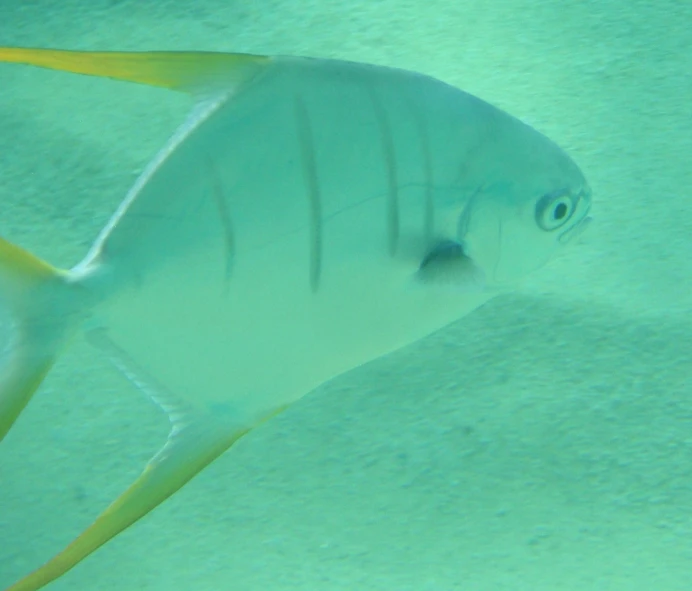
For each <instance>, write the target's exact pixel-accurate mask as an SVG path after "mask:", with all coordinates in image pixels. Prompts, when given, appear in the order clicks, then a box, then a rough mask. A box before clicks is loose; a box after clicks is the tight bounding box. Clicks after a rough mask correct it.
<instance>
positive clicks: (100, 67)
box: [0, 47, 271, 94]
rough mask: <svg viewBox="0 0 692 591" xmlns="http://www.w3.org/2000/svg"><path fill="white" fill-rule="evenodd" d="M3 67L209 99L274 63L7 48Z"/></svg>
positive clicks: (226, 56)
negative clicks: (56, 72) (13, 65)
mask: <svg viewBox="0 0 692 591" xmlns="http://www.w3.org/2000/svg"><path fill="white" fill-rule="evenodd" d="M0 62H7V63H10V62H11V63H18V64H26V65H31V66H38V67H40V68H48V69H51V70H63V71H65V72H73V73H75V74H86V75H89V76H100V77H104V78H114V79H116V80H125V81H128V82H136V83H138V84H147V85H149V86H160V87H162V88H170V89H172V90H179V91H183V92H189V93H191V94H206V93H209V92H220V91H228V90H232V89H234V88H236V87H237V86H238V85H240V84H242V83H244V82H246V81H248V80H249V79H251V78H252V77H254V76H255V75H256V74H257V73H259V71H261V70H262V69H263V68H264V67H265V66H266V65H268V64H269V63H270V62H271V58H270V57H266V56H258V55H249V54H241V53H218V52H203V51H146V52H111V51H103V52H100V51H65V50H57V49H29V48H20V47H1V48H0Z"/></svg>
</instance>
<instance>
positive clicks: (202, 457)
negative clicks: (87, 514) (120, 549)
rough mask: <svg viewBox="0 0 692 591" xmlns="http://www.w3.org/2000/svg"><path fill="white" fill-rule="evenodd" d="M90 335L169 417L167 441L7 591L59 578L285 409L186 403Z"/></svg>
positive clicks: (100, 336)
mask: <svg viewBox="0 0 692 591" xmlns="http://www.w3.org/2000/svg"><path fill="white" fill-rule="evenodd" d="M89 340H90V342H92V343H93V344H95V345H96V346H97V347H98V348H100V349H102V350H105V352H106V353H107V354H108V355H109V357H110V358H111V360H112V361H113V363H114V365H115V366H116V367H117V368H118V369H119V370H120V371H121V372H122V373H123V374H124V375H125V376H126V377H127V378H128V379H129V380H130V381H131V382H132V383H133V384H135V385H136V386H137V387H138V388H139V389H140V390H142V391H144V392H145V393H146V394H148V395H149V396H150V397H151V398H152V399H153V400H154V401H155V402H156V403H157V404H158V405H159V406H160V407H161V408H163V409H164V410H166V412H167V413H168V415H169V418H170V420H171V432H170V434H169V437H168V440H167V441H166V444H165V445H164V446H163V447H162V448H161V449H160V450H159V451H158V452H157V453H156V455H154V457H153V458H152V459H151V460H150V462H149V463H148V464H147V466H146V467H145V469H144V471H143V472H142V474H141V475H140V476H139V478H137V480H135V482H133V483H132V485H131V486H130V487H129V488H128V489H127V490H125V491H124V492H123V493H122V494H121V495H120V496H119V497H118V498H117V499H116V500H115V501H114V502H113V503H112V504H111V505H110V506H109V507H108V508H107V509H106V510H105V511H104V512H103V513H101V515H99V516H98V517H97V518H96V520H95V521H94V522H93V523H92V524H91V525H90V526H89V527H88V528H87V529H85V530H84V531H83V532H82V533H81V534H80V535H79V536H78V537H77V538H76V539H75V540H74V541H72V542H71V543H70V544H69V545H68V546H67V547H66V548H65V549H64V550H62V551H61V552H60V553H59V554H57V555H56V556H54V557H53V558H52V559H51V560H49V561H48V562H47V563H45V564H44V565H43V566H41V567H39V568H38V569H37V570H35V571H34V572H32V573H30V574H29V575H27V576H25V577H24V578H23V579H21V580H19V581H18V582H17V583H15V584H14V585H12V586H10V587H8V588H7V589H6V591H35V590H36V589H39V588H41V587H43V586H44V585H46V584H48V583H50V582H51V581H53V580H55V579H57V578H58V577H60V576H61V575H63V574H64V573H66V572H67V571H68V570H70V569H71V568H73V567H74V566H75V565H77V564H78V563H79V562H80V561H82V560H83V559H84V558H86V557H87V556H88V555H89V554H91V553H92V552H94V551H95V550H97V549H98V548H99V547H100V546H102V545H103V544H105V543H106V542H107V541H108V540H110V539H111V538H113V537H114V536H116V535H117V534H119V533H120V532H122V531H123V530H125V529H126V528H127V527H129V526H130V525H132V524H133V523H134V522H136V521H137V520H139V519H140V518H141V517H143V516H144V515H146V514H147V513H148V512H149V511H151V510H152V509H154V508H155V507H156V506H157V505H159V504H160V503H162V502H163V501H164V500H166V499H167V498H168V497H169V496H171V495H172V494H173V493H175V492H176V491H177V490H178V489H180V488H181V487H182V486H183V485H184V484H186V483H187V482H188V481H189V480H190V479H192V478H193V477H194V476H195V475H196V474H197V473H198V472H200V471H201V470H202V469H203V468H204V467H206V466H207V465H208V464H209V463H211V462H212V461H213V460H215V459H216V458H217V457H218V456H219V455H221V454H222V453H223V452H224V451H226V450H227V449H228V448H229V447H231V445H233V444H234V443H235V442H236V441H237V440H238V439H240V438H241V437H242V436H243V435H245V434H246V433H248V432H249V431H250V430H251V429H253V428H254V427H255V426H257V425H258V424H259V423H261V422H263V421H264V420H266V419H269V418H271V417H272V416H274V415H275V414H278V413H279V412H281V411H282V410H283V407H282V408H277V409H275V410H273V411H272V412H269V413H267V415H266V416H264V417H260V418H259V419H258V420H255V421H252V423H251V424H240V423H239V422H237V421H235V422H234V421H233V420H231V419H230V417H229V418H228V419H226V417H225V416H224V414H223V413H221V414H219V413H218V412H212V411H211V410H209V411H199V410H193V409H190V408H187V406H186V405H185V403H184V402H178V401H177V400H176V397H175V396H174V395H173V394H172V393H170V392H167V391H166V390H165V389H164V388H163V386H161V385H160V384H158V383H156V381H155V380H154V379H153V378H151V377H150V376H148V375H146V373H145V372H144V371H143V370H142V368H140V367H138V366H137V365H136V364H135V363H134V362H133V360H131V359H129V358H128V357H127V356H126V354H125V353H124V352H123V351H122V350H121V349H119V348H118V347H117V345H115V344H114V343H113V342H112V341H110V339H108V337H107V335H106V334H105V333H104V332H103V331H100V330H96V331H92V332H91V333H90V334H89Z"/></svg>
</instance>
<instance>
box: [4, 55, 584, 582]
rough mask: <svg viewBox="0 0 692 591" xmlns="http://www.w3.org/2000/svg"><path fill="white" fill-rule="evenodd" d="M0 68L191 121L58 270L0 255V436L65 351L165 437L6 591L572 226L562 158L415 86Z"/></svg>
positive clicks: (327, 63)
mask: <svg viewBox="0 0 692 591" xmlns="http://www.w3.org/2000/svg"><path fill="white" fill-rule="evenodd" d="M0 61H4V62H19V63H26V64H32V65H36V66H41V67H48V68H53V69H61V70H67V71H71V72H78V73H83V74H89V75H96V76H105V77H111V78H117V79H123V80H130V81H134V82H139V83H144V84H150V85H156V86H162V87H167V88H172V89H175V90H181V91H185V92H189V93H190V94H192V95H193V96H194V97H195V99H196V106H195V108H194V109H193V112H192V114H191V115H190V117H189V118H188V119H187V121H186V122H185V123H184V124H183V125H182V127H181V128H180V129H179V130H178V131H177V133H175V135H174V136H173V137H172V139H171V140H170V141H169V142H168V143H167V144H166V146H165V147H164V148H163V149H162V150H161V151H160V153H159V154H158V155H157V156H156V157H155V158H154V159H153V161H152V162H151V163H150V164H149V166H148V167H147V169H146V170H145V171H144V173H143V174H142V175H141V176H140V178H139V179H138V180H137V182H136V183H135V185H134V186H133V188H132V189H131V190H130V192H129V193H128V195H127V196H126V197H125V199H124V201H123V202H122V204H121V205H120V207H119V208H118V210H117V211H116V213H115V214H114V215H113V217H112V218H111V220H110V222H109V223H108V224H107V226H106V227H105V228H104V230H103V231H102V232H101V234H100V236H99V237H98V238H97V240H96V241H95V243H94V245H93V247H92V248H91V250H90V252H89V253H88V254H87V256H86V257H85V258H84V260H83V261H82V262H80V263H79V264H77V265H76V266H75V267H74V268H72V269H71V270H60V269H56V268H54V267H52V266H51V265H49V264H48V263H46V262H44V261H41V260H39V259H38V258H36V257H34V256H33V255H31V254H29V253H27V252H26V251H24V250H22V249H21V248H19V247H18V246H15V245H13V244H10V243H8V242H6V241H0V310H2V311H3V318H5V320H6V321H5V325H6V326H9V327H11V328H10V329H9V330H8V335H7V338H6V339H5V342H4V343H2V345H3V348H2V350H1V351H0V436H4V435H5V434H6V433H7V432H8V430H9V429H10V427H11V425H12V424H13V422H14V421H15V419H16V418H17V417H18V415H19V414H20V412H21V411H22V409H23V408H24V406H25V405H26V404H27V403H28V401H29V399H30V398H31V396H32V394H33V393H34V391H35V390H36V388H37V387H38V386H39V384H40V382H41V380H42V379H43V377H44V376H45V374H46V373H47V372H48V371H49V369H50V367H51V365H52V364H53V363H54V360H55V359H56V356H57V355H58V354H59V352H60V351H61V349H62V348H63V347H64V346H65V345H66V344H67V342H68V341H69V340H70V339H71V338H72V337H73V336H75V335H77V334H86V336H87V338H88V340H89V341H90V342H91V343H93V344H94V345H95V346H96V347H99V348H100V349H102V350H103V351H104V352H105V353H106V354H107V355H108V356H109V357H110V359H111V360H112V361H113V363H114V364H115V365H116V366H117V367H118V368H119V369H120V370H121V371H122V372H123V373H124V374H125V375H126V376H127V377H128V378H129V379H130V380H131V382H132V383H133V384H134V385H135V386H136V387H138V388H140V389H141V390H143V391H145V392H146V393H148V394H149V395H150V396H151V397H152V399H154V400H155V401H156V402H157V403H158V404H159V405H160V406H161V407H162V408H163V409H164V410H165V411H166V412H167V413H168V415H169V417H170V419H171V424H172V429H171V433H170V436H169V438H168V441H167V442H166V443H165V445H164V446H163V448H162V449H161V450H160V451H159V452H158V453H157V454H156V455H155V456H154V458H153V459H152V460H151V461H150V463H149V464H148V465H147V467H146V468H145V470H144V472H143V473H142V475H141V476H140V477H139V478H138V479H137V480H136V481H135V482H134V483H133V484H132V486H131V487H130V488H129V489H128V490H127V491H125V492H124V493H123V494H122V495H121V496H120V497H118V499H116V500H115V501H114V503H113V504H112V505H111V506H110V507H109V508H108V509H106V510H105V511H104V513H102V514H101V515H100V516H99V517H97V519H96V520H95V521H94V523H93V524H92V525H91V526H90V527H89V528H87V529H86V530H85V531H84V532H83V533H82V534H81V535H80V536H79V537H78V538H77V539H76V540H75V541H73V542H72V543H71V544H70V545H69V546H68V547H67V548H66V549H65V550H63V551H62V552H61V553H60V554H58V555H57V556H56V557H55V558H53V559H52V560H50V561H49V562H48V563H46V564H45V565H44V566H42V567H40V568H39V569H38V570H36V571H34V572H33V573H31V574H29V575H28V576H26V577H25V578H24V579H22V580H21V581H19V582H18V583H16V584H15V585H13V586H12V587H10V589H12V591H20V590H21V591H33V590H35V589H38V588H40V587H41V586H43V585H45V584H47V583H49V582H50V581H52V580H54V579H55V578H57V577H59V576H60V575H61V574H63V573H64V572H66V571H67V570H69V569H70V568H72V567H73V566H74V565H75V564H77V563H78V562H79V561H80V560H82V559H83V558H84V557H85V556H87V555H88V554H90V553H91V552H93V551H94V550H95V549H96V548H98V547H99V546H101V545H102V544H104V543H105V542H106V541H108V540H109V539H110V538H112V537H113V536H114V535H116V534H118V533H119V532H120V531H122V530H123V529H125V528H126V527H128V526H129V525H131V524H132V523H133V522H135V521H136V520H138V519H139V518H140V517H142V516H143V515H145V514H146V513H147V512H149V511H150V510H151V509H153V508H154V507H155V506H157V505H158V504H159V503H161V502H162V501H163V500H164V499H166V498H167V497H168V496H170V495H171V494H172V493H174V492H175V491H176V490H177V489H179V488H180V487H181V486H182V485H183V484H185V483H186V482H187V481H188V480H189V479H190V478H192V477H193V476H194V475H195V474H196V473H198V472H199V471H200V470H201V469H202V468H203V467H204V466H206V465H207V464H208V463H209V462H211V461H213V460H214V459H215V458H216V457H217V456H218V455H219V454H221V453H223V452H224V451H225V450H226V449H228V448H229V447H230V446H231V445H232V444H233V443H234V442H235V441H236V440H237V439H238V438H239V437H241V436H242V435H243V434H245V433H247V432H248V431H250V430H251V429H252V428H253V427H255V426H256V425H257V424H259V423H260V422H262V421H264V420H266V419H268V418H269V417H271V416H273V415H275V414H276V413H278V412H280V411H281V410H282V409H284V408H286V406H288V405H289V404H291V403H292V402H294V401H295V400H297V399H298V398H300V397H302V396H303V395H304V394H306V393H307V392H309V391H310V390H312V389H314V388H315V387H316V386H318V385H320V384H322V383H323V382H325V381H326V380H329V379H331V378H333V377H334V376H337V375H339V374H341V373H343V372H345V371H347V370H349V369H352V368H354V367H356V366H358V365H360V364H362V363H364V362H367V361H369V360H372V359H374V358H377V357H379V356H381V355H383V354H385V353H388V352H390V351H393V350H395V349H398V348H400V347H402V346H404V345H406V344H409V343H411V342H413V341H416V340H417V339H420V338H422V337H424V336H425V335H428V334H430V333H431V332H433V331H435V330H437V329H440V328H441V327H443V326H445V325H447V324H449V323H450V322H452V321H454V320H456V319H457V318H459V317H461V316H463V315H465V314H467V313H469V312H470V311H471V310H473V309H474V308H476V307H477V306H479V305H480V304H482V303H483V302H485V301H487V300H488V299H489V298H490V297H492V296H493V295H495V294H496V293H498V292H500V291H502V290H503V289H506V288H508V287H511V286H513V285H515V284H516V283H517V281H519V280H520V279H521V278H523V277H525V276H526V275H527V274H528V273H530V272H532V271H533V270H535V269H538V268H539V267H541V266H543V265H544V264H545V263H546V262H547V261H548V260H549V259H550V258H551V257H552V256H553V254H554V253H555V251H556V250H558V248H560V247H561V245H562V244H563V243H565V242H567V241H568V239H569V238H570V237H571V236H573V235H575V234H576V233H577V232H578V231H580V230H581V229H583V227H584V226H585V224H586V222H587V220H588V219H589V218H588V212H589V208H590V204H591V192H590V190H589V187H588V185H587V183H586V181H585V179H584V176H583V175H582V173H581V172H580V170H579V168H578V167H577V166H576V164H575V163H574V162H573V161H572V160H571V159H570V158H569V157H568V156H567V155H566V154H565V153H564V152H563V151H562V150H561V149H560V148H558V147H557V146H556V145H555V144H554V143H553V142H551V141H550V140H548V139H547V138H546V137H544V136H543V135H541V134H540V133H538V132H537V131H535V130H534V129H532V128H531V127H529V126H528V125H526V124H524V123H522V122H520V121H519V120H517V119H515V118H514V117H511V116H510V115H508V114H506V113H504V112H502V111H500V110H498V109H497V108H495V107H493V106H491V105H489V104H487V103H485V102H483V101H482V100H480V99H478V98H475V97H473V96H471V95H469V94H466V93H464V92H462V91H460V90H458V89H456V88H453V87H451V86H448V85H447V84H444V83H442V82H439V81H437V80H434V79H432V78H429V77H427V76H423V75H420V74H416V73H412V72H407V71H401V70H395V69H390V68H384V67H376V66H370V65H363V64H356V63H348V62H342V61H332V60H321V59H307V58H294V57H264V56H253V55H239V54H221V53H194V52H193V53H167V52H151V53H109V52H106V53H93V52H69V51H55V50H38V49H17V48H5V49H0Z"/></svg>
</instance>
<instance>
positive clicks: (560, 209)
mask: <svg viewBox="0 0 692 591" xmlns="http://www.w3.org/2000/svg"><path fill="white" fill-rule="evenodd" d="M566 215H567V205H566V204H565V203H558V204H557V205H556V206H555V209H554V210H553V218H554V219H556V220H561V219H562V218H564V217H565V216H566Z"/></svg>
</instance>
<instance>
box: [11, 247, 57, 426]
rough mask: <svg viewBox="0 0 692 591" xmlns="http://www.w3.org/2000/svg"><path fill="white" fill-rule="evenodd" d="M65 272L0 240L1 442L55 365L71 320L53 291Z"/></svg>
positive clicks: (55, 290)
mask: <svg viewBox="0 0 692 591" xmlns="http://www.w3.org/2000/svg"><path fill="white" fill-rule="evenodd" d="M66 277H67V273H66V272H64V271H61V270H59V269H56V268H54V267H51V266H50V265H49V264H48V263H45V262H43V261H42V260H40V259H38V258H36V257H35V256H33V255H31V254H29V253H28V252H26V251H25V250H22V249H21V248H19V247H18V246H15V245H14V244H11V243H10V242H7V241H6V240H3V239H2V238H0V440H2V439H3V438H4V436H5V435H6V434H7V432H8V431H9V430H10V428H11V427H12V425H13V423H14V422H15V420H16V419H17V417H18V416H19V414H20V413H21V412H22V410H23V409H24V407H25V406H26V405H27V403H28V402H29V400H30V399H31V397H32V396H33V394H34V392H35V391H36V389H37V388H38V386H39V384H40V383H41V381H42V380H43V378H44V377H45V375H46V374H47V373H48V370H49V369H50V368H51V366H52V365H53V362H54V360H55V357H56V355H57V353H58V351H59V349H60V346H61V345H62V343H63V342H64V338H65V336H66V334H67V333H66V329H67V324H68V323H69V320H68V319H67V318H66V317H65V316H58V315H53V313H52V310H51V300H52V298H51V294H57V293H58V291H62V290H65V289H66V283H65V278H66Z"/></svg>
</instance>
